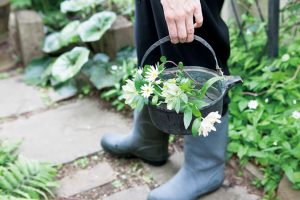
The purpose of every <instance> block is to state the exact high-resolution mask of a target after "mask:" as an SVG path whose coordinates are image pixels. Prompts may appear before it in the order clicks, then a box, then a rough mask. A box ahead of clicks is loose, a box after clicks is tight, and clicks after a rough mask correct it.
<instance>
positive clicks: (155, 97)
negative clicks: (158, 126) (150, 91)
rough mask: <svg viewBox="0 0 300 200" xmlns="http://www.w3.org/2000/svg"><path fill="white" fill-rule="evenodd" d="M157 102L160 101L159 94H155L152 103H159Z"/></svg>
mask: <svg viewBox="0 0 300 200" xmlns="http://www.w3.org/2000/svg"><path fill="white" fill-rule="evenodd" d="M157 102H158V96H157V95H155V96H154V97H153V98H152V105H157Z"/></svg>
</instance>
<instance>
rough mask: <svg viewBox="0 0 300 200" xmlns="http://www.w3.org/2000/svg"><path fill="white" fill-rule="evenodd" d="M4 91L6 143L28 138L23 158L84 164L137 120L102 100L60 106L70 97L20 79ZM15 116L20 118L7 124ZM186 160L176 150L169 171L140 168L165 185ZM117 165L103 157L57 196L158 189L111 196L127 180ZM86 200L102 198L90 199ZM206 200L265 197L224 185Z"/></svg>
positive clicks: (137, 196)
mask: <svg viewBox="0 0 300 200" xmlns="http://www.w3.org/2000/svg"><path fill="white" fill-rule="evenodd" d="M0 91H1V93H0V119H1V120H0V139H9V140H12V141H15V140H22V141H23V142H22V144H21V147H20V154H22V155H24V156H26V157H29V158H33V159H37V160H39V161H47V162H51V163H53V164H70V163H73V162H78V159H79V158H85V157H86V156H89V155H95V154H99V153H100V154H101V152H102V149H101V147H100V145H99V140H100V139H101V137H102V136H103V134H104V133H107V132H120V133H124V134H125V133H127V132H128V131H129V130H130V127H131V124H132V121H131V120H129V119H127V118H124V117H123V116H121V115H119V114H117V113H115V112H113V111H109V110H108V109H107V108H106V107H105V106H103V105H102V104H101V103H100V102H99V101H97V100H96V99H73V100H70V101H65V102H63V103H60V102H59V101H61V100H63V99H65V98H69V97H59V96H57V95H56V94H54V93H53V92H51V91H50V92H48V91H47V92H45V91H42V92H41V91H40V90H38V89H35V88H33V87H30V86H27V85H25V84H24V83H22V81H21V77H20V76H16V77H11V78H8V79H3V80H0ZM45 96H46V98H47V101H46V102H45ZM49 99H50V102H58V105H57V106H53V105H52V106H49ZM12 116H13V117H14V118H12V119H10V120H7V118H11V117H12ZM76 160H77V161H76ZM182 160H183V155H182V153H180V152H176V153H175V154H173V155H172V156H171V157H170V159H169V161H168V163H167V164H166V165H165V166H163V167H152V166H149V165H146V164H143V165H141V169H138V170H144V171H145V173H149V174H151V179H153V181H155V183H156V184H158V185H159V184H162V183H164V182H165V181H167V180H168V179H169V178H171V177H172V176H173V175H174V174H175V173H176V172H177V171H178V169H179V168H180V165H181V163H182ZM114 161H117V160H116V158H113V157H110V161H108V160H107V159H106V160H105V159H103V160H101V161H100V162H99V163H97V164H95V165H94V166H92V167H87V168H86V169H76V170H75V171H72V173H67V174H66V175H65V176H64V177H62V178H61V179H60V184H61V187H60V188H59V189H57V191H56V194H57V196H58V197H62V198H63V197H67V198H66V199H68V198H69V197H71V196H73V195H78V194H81V193H82V194H85V192H89V191H93V190H96V189H95V188H100V189H101V188H106V190H107V191H108V195H103V196H102V197H101V198H100V199H104V200H119V199H120V200H121V199H122V200H127V199H128V200H131V199H134V200H143V199H146V197H147V193H148V192H149V191H150V188H151V187H152V186H151V185H149V184H146V183H145V181H144V182H142V183H141V184H134V185H133V186H130V185H129V186H128V187H124V188H123V189H120V190H117V191H116V192H110V191H115V190H112V189H113V188H111V185H118V177H119V176H121V177H122V174H119V173H118V172H117V170H116V167H115V166H113V165H112V163H113V162H114ZM121 162H127V161H126V160H125V161H124V160H123V161H121ZM128 162H129V161H128ZM125 164H126V163H125ZM133 167H134V168H136V166H135V165H134V166H133ZM125 178H126V177H125ZM129 178H130V177H129ZM146 182H147V181H146ZM96 191H97V190H96ZM81 196H82V195H81ZM83 196H84V195H83ZM70 199H72V198H70ZM82 199H89V200H96V198H95V199H91V198H89V197H82ZM97 199H99V198H97ZM202 199H204V200H219V199H220V200H221V199H222V200H257V199H259V197H257V196H255V195H252V194H249V193H248V192H247V189H246V188H245V187H228V186H224V187H222V188H221V189H220V190H218V191H217V192H215V193H213V194H210V195H208V196H206V197H204V198H202ZM76 200H77V199H76Z"/></svg>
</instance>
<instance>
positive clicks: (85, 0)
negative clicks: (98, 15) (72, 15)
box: [60, 0, 104, 13]
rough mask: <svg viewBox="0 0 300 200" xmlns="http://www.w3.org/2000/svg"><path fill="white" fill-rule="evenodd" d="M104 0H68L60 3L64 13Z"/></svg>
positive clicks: (82, 8) (84, 8) (89, 6)
mask: <svg viewBox="0 0 300 200" xmlns="http://www.w3.org/2000/svg"><path fill="white" fill-rule="evenodd" d="M103 1H104V0H67V1H63V2H62V3H61V4H60V11H61V12H62V13H67V12H78V11H82V10H86V9H89V8H92V7H94V6H96V5H99V4H101V3H103Z"/></svg>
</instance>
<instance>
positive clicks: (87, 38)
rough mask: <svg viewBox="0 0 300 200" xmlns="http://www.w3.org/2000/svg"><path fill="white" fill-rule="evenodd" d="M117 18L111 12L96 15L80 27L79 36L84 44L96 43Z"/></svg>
mask: <svg viewBox="0 0 300 200" xmlns="http://www.w3.org/2000/svg"><path fill="white" fill-rule="evenodd" d="M116 18H117V16H116V14H115V13H113V12H110V11H103V12H100V13H97V14H94V15H93V16H92V17H91V18H90V19H89V20H87V21H85V22H83V23H82V24H81V25H80V26H79V29H78V30H79V35H80V38H81V40H82V41H83V42H95V41H98V40H100V39H101V37H102V36H103V35H104V33H105V32H106V31H107V30H108V29H109V28H110V27H111V26H112V24H113V23H114V21H115V20H116Z"/></svg>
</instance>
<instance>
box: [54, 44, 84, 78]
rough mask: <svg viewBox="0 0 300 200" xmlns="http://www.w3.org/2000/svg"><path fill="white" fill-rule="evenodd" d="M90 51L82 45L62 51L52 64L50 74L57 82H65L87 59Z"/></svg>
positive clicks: (76, 72) (74, 74) (77, 71)
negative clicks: (65, 51)
mask: <svg viewBox="0 0 300 200" xmlns="http://www.w3.org/2000/svg"><path fill="white" fill-rule="evenodd" d="M89 53H90V51H89V50H88V49H86V48H84V47H75V48H74V49H73V50H72V51H69V52H67V53H64V54H63V55H61V56H60V57H58V58H57V59H56V61H55V62H54V63H53V65H52V70H51V73H52V76H53V77H54V79H55V80H56V81H58V82H65V81H67V80H69V79H70V78H73V77H74V76H76V75H77V74H78V73H79V71H80V70H81V68H82V67H83V65H84V64H85V63H86V62H87V61H88V58H89Z"/></svg>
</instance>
